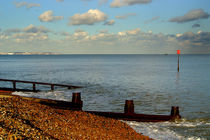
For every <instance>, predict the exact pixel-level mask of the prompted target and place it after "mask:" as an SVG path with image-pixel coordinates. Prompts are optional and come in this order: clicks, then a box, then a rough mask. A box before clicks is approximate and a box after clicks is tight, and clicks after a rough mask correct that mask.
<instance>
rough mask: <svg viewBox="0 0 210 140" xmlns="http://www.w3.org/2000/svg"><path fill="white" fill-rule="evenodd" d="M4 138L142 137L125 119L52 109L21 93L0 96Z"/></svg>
mask: <svg viewBox="0 0 210 140" xmlns="http://www.w3.org/2000/svg"><path fill="white" fill-rule="evenodd" d="M1 139H2V140H3V139H132V140H133V139H138V140H139V139H142V140H150V139H151V138H149V137H147V136H143V135H141V134H139V133H137V132H135V131H134V130H133V129H132V128H131V127H130V126H128V125H127V124H125V123H124V122H121V121H118V120H114V119H110V118H105V117H100V116H96V115H92V114H89V113H86V112H83V111H71V110H62V109H55V108H52V107H49V106H46V105H43V104H40V103H37V102H33V101H30V100H26V99H23V98H21V97H20V96H7V97H4V96H3V97H0V140H1Z"/></svg>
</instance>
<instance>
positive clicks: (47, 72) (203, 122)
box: [0, 54, 210, 140]
mask: <svg viewBox="0 0 210 140" xmlns="http://www.w3.org/2000/svg"><path fill="white" fill-rule="evenodd" d="M177 59H178V57H177V55H175V54H174V55H172V54H169V55H164V54H162V55H161V54H158V55H154V54H150V55H149V54H147V55H142V54H141V55H0V79H13V80H26V81H37V82H48V83H58V84H68V85H75V86H81V87H82V88H79V89H74V90H68V89H66V88H62V87H56V88H55V90H54V91H50V87H49V86H41V85H38V86H37V88H38V89H41V90H42V91H41V92H38V93H32V92H15V93H13V94H16V95H21V96H27V97H37V98H46V99H56V100H64V101H71V98H72V93H73V92H81V96H82V100H83V110H88V111H107V112H123V111H124V104H125V100H134V105H135V112H136V113H144V114H160V115H169V114H170V110H171V106H179V109H180V115H181V116H182V119H181V120H177V121H175V122H158V123H143V122H134V121H131V122H130V121H125V122H126V123H127V124H128V125H130V126H131V127H132V128H133V129H134V130H135V131H137V132H138V133H141V134H143V135H147V136H149V137H151V138H154V139H157V140H169V139H170V140H185V139H186V140H208V139H210V55H189V54H188V55H187V54H185V55H180V58H179V61H180V63H179V66H180V68H179V72H178V71H177V63H178V60H177ZM0 87H12V84H11V83H10V82H2V81H0ZM17 88H27V89H32V85H31V84H22V83H18V84H17Z"/></svg>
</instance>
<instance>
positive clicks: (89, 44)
mask: <svg viewBox="0 0 210 140" xmlns="http://www.w3.org/2000/svg"><path fill="white" fill-rule="evenodd" d="M178 49H179V50H181V53H182V54H210V0H0V52H54V53H62V54H166V53H167V54H175V53H176V50H178Z"/></svg>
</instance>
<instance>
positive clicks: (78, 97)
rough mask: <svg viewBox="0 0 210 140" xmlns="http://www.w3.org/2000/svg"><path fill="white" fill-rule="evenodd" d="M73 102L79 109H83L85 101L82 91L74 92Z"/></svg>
mask: <svg viewBox="0 0 210 140" xmlns="http://www.w3.org/2000/svg"><path fill="white" fill-rule="evenodd" d="M72 103H74V104H75V105H76V106H77V108H78V109H79V110H82V105H83V102H82V100H81V93H80V92H76V93H72Z"/></svg>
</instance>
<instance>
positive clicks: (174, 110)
mask: <svg viewBox="0 0 210 140" xmlns="http://www.w3.org/2000/svg"><path fill="white" fill-rule="evenodd" d="M171 116H172V117H173V119H180V118H181V116H180V115H179V107H178V106H172V107H171Z"/></svg>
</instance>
